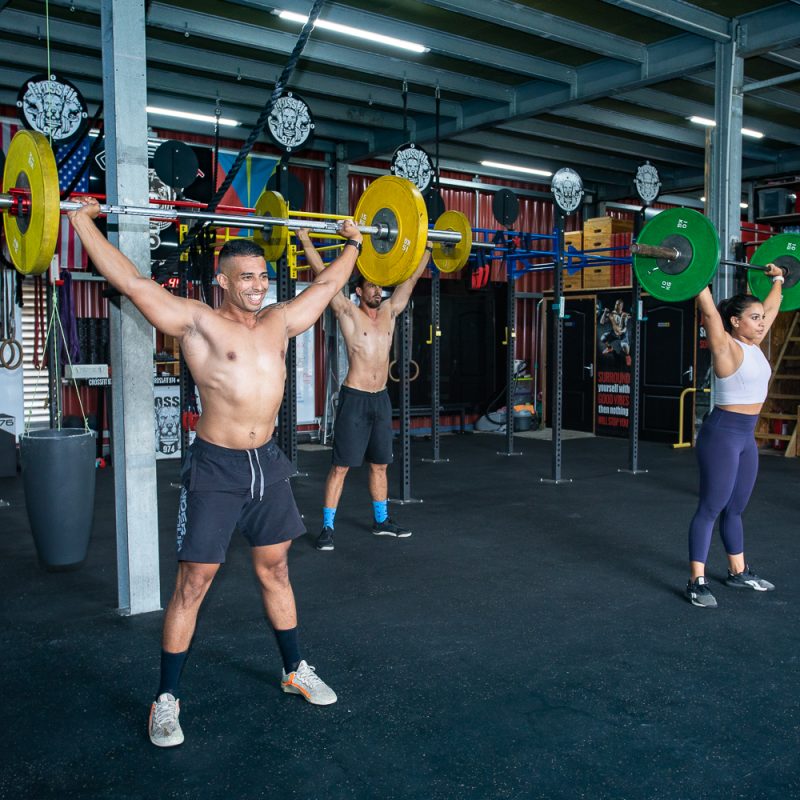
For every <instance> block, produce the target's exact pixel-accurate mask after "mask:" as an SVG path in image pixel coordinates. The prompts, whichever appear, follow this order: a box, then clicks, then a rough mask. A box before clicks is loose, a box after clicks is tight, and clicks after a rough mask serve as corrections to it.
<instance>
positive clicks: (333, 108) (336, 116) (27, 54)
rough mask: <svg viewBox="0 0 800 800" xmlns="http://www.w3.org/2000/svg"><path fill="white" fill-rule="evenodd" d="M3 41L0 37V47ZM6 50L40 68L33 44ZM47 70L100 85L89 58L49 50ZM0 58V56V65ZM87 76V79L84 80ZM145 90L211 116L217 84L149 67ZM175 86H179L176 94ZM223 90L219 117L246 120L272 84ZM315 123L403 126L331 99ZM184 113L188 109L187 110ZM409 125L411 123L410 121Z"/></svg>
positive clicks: (317, 107) (17, 61)
mask: <svg viewBox="0 0 800 800" xmlns="http://www.w3.org/2000/svg"><path fill="white" fill-rule="evenodd" d="M3 42H4V40H3V39H2V38H0V44H2V43H3ZM7 44H8V47H9V49H8V50H7V52H8V53H9V54H11V55H12V56H13V59H14V63H13V64H6V65H5V66H6V67H8V68H12V69H13V68H14V67H15V66H22V65H26V66H30V68H31V69H36V68H37V67H39V66H41V48H37V47H35V46H33V45H25V44H21V43H19V42H15V43H12V42H7ZM50 60H51V67H52V68H53V69H56V70H57V71H59V72H62V73H63V74H64V75H66V76H69V77H71V78H72V79H73V80H75V81H77V83H78V85H79V86H80V87H81V88H83V87H84V86H85V85H87V84H93V85H95V86H97V87H99V86H100V80H101V72H100V71H98V67H99V66H100V59H96V58H93V57H92V56H84V55H76V54H75V53H67V52H64V51H62V50H58V49H55V48H52V47H51V50H50ZM2 62H3V58H2V57H1V56H0V63H2ZM87 76H91V77H87ZM147 85H148V89H151V90H156V91H161V92H165V93H166V94H171V95H173V96H175V97H177V96H178V95H179V94H180V96H185V95H190V96H191V98H190V99H189V102H188V103H187V105H189V106H190V108H191V109H192V110H194V111H196V112H202V108H201V104H202V102H203V101H205V103H206V105H207V108H206V111H207V113H209V114H213V112H214V106H215V104H216V97H217V94H216V93H217V91H218V90H219V89H220V87H219V85H215V84H214V83H212V82H208V81H206V80H204V79H203V78H201V77H198V76H192V75H186V74H181V73H175V72H170V71H165V70H162V69H158V68H157V67H154V66H152V65H148V67H147ZM177 87H180V92H178V90H177ZM223 88H225V100H224V103H223V106H224V109H225V111H224V113H223V116H230V113H229V110H230V109H231V108H233V106H238V107H239V108H243V109H248V112H249V113H248V118H255V117H257V116H258V114H259V113H260V112H261V109H262V108H263V105H264V103H265V102H266V101H267V99H268V98H269V96H270V94H271V92H272V85H271V84H270V85H268V86H264V87H263V88H261V89H259V88H257V87H251V86H246V85H243V84H236V83H234V84H231V85H230V86H227V87H223ZM311 107H312V112H313V114H314V120H315V122H317V123H319V122H321V121H322V119H329V120H334V121H336V122H345V123H350V124H352V125H354V126H356V127H359V126H367V127H369V128H387V129H390V130H397V129H398V128H402V127H403V115H402V114H397V113H391V112H385V111H382V110H380V109H377V108H376V109H372V108H369V107H368V106H348V105H347V104H341V103H336V102H335V101H333V100H320V99H315V100H314V102H313V103H312V104H311ZM187 110H188V109H187ZM411 122H412V124H413V120H412V121H411Z"/></svg>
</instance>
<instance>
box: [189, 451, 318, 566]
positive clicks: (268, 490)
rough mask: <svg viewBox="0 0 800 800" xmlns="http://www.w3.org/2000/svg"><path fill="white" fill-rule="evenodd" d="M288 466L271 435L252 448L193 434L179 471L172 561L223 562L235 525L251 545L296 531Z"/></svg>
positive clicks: (300, 529) (298, 522) (299, 531)
mask: <svg viewBox="0 0 800 800" xmlns="http://www.w3.org/2000/svg"><path fill="white" fill-rule="evenodd" d="M293 471H294V470H293V467H292V462H291V461H289V459H288V458H286V456H285V455H284V454H283V452H282V451H281V449H280V448H279V447H278V445H277V444H276V443H275V440H274V439H272V440H271V441H269V442H267V443H266V444H265V445H263V446H261V447H259V448H256V449H255V450H231V449H229V448H227V447H219V446H218V445H215V444H211V443H210V442H206V441H204V440H203V439H200V438H199V437H197V438H195V440H194V442H192V444H191V446H190V447H189V451H188V453H187V455H186V459H185V461H184V464H183V469H182V471H181V498H180V507H179V508H178V560H179V561H197V562H199V563H202V564H224V563H225V553H226V552H227V550H228V545H229V544H230V541H231V535H232V534H233V530H234V528H237V527H238V529H239V531H240V532H241V533H242V534H244V536H245V538H246V539H247V541H248V542H250V546H251V547H261V546H262V545H266V544H278V543H279V542H285V541H288V540H289V539H296V538H297V537H298V536H302V535H303V534H304V533H305V532H306V528H305V525H303V520H302V519H301V518H300V512H299V511H298V510H297V504H296V503H295V501H294V496H293V494H292V487H291V486H290V484H289V476H290V475H291V474H292V472H293Z"/></svg>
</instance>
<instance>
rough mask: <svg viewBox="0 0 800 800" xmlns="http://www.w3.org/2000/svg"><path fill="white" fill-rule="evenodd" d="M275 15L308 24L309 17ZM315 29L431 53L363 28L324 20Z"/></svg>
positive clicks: (317, 22)
mask: <svg viewBox="0 0 800 800" xmlns="http://www.w3.org/2000/svg"><path fill="white" fill-rule="evenodd" d="M273 14H277V15H278V16H279V17H280V18H281V19H285V20H288V21H289V22H299V23H300V24H301V25H305V24H306V22H308V17H305V16H303V15H302V14H295V13H294V12H293V11H280V10H278V9H276V10H275V11H273ZM314 27H315V28H323V29H324V30H326V31H335V32H336V33H344V34H346V35H347V36H357V37H358V38H359V39H367V40H368V41H370V42H380V43H381V44H388V45H391V46H392V47H400V48H401V49H403V50H411V52H412V53H429V52H430V47H425V46H424V45H421V44H416V42H407V41H406V40H405V39H395V38H394V37H393V36H383V35H381V34H380V33H372V32H371V31H364V30H361V28H351V27H350V26H349V25H339V24H338V23H336V22H326V21H325V20H324V19H317V21H316V22H315V23H314Z"/></svg>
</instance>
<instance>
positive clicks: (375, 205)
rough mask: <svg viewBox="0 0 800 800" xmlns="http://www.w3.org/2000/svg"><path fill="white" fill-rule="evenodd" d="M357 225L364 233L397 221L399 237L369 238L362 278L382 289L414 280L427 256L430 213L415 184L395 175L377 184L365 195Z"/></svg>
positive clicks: (360, 259) (362, 257)
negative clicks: (388, 222)
mask: <svg viewBox="0 0 800 800" xmlns="http://www.w3.org/2000/svg"><path fill="white" fill-rule="evenodd" d="M353 218H354V221H355V224H356V225H357V226H358V227H359V228H361V229H362V230H363V228H365V227H373V226H375V225H376V222H375V220H376V219H377V220H378V222H384V223H385V222H386V220H387V219H394V220H395V221H396V225H395V226H394V228H395V229H396V231H397V232H396V235H394V236H389V237H388V238H386V239H383V238H381V239H379V238H378V237H375V239H374V240H373V237H372V236H367V237H366V238H365V239H364V243H363V249H362V251H361V254H360V255H359V257H358V268H359V270H360V271H361V274H362V275H363V276H364V277H365V278H366V279H367V280H368V281H369V282H370V283H374V284H376V285H378V286H397V285H398V284H400V283H403V281H405V280H407V279H408V278H410V277H411V276H412V275H413V274H414V271H415V270H416V268H417V266H418V265H419V262H420V260H421V259H422V255H423V253H424V252H425V244H426V242H427V233H428V211H427V209H426V208H425V200H424V199H423V197H422V193H421V192H420V191H419V189H417V187H416V186H415V185H414V184H413V183H411V181H409V180H407V179H405V178H398V177H396V176H394V175H383V176H382V177H380V178H378V179H377V180H374V181H373V182H372V183H371V184H370V185H369V186H368V187H367V188H366V189H365V190H364V193H363V194H362V195H361V198H360V199H359V201H358V203H357V205H356V210H355V214H354V215H353Z"/></svg>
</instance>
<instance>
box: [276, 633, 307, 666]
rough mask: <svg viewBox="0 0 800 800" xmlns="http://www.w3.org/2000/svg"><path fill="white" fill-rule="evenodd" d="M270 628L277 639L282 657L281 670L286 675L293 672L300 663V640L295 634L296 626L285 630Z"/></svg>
mask: <svg viewBox="0 0 800 800" xmlns="http://www.w3.org/2000/svg"><path fill="white" fill-rule="evenodd" d="M272 630H273V631H274V633H275V638H276V639H277V640H278V647H279V648H280V651H281V658H282V659H283V670H284V672H286V674H287V675H288V674H289V673H290V672H294V671H295V670H296V669H297V665H298V664H299V663H300V642H299V640H298V636H297V628H296V627H294V628H289V630H285V631H279V630H277V629H275V628H273V629H272Z"/></svg>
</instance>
